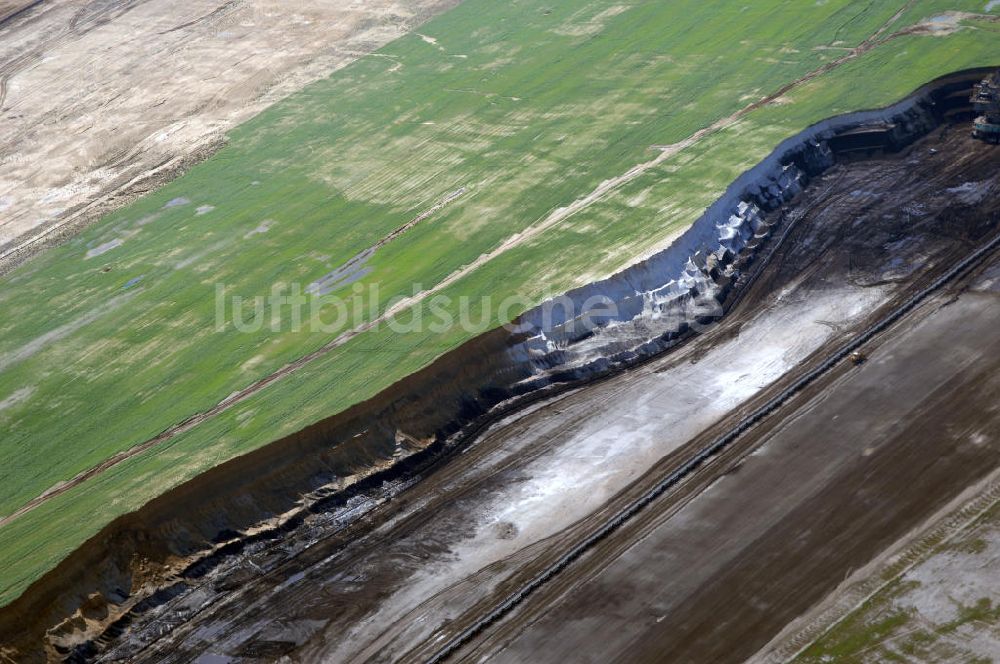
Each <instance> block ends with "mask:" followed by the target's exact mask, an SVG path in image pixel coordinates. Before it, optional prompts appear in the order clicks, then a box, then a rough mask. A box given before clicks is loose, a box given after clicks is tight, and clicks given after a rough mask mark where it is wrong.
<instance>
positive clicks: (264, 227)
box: [243, 219, 274, 240]
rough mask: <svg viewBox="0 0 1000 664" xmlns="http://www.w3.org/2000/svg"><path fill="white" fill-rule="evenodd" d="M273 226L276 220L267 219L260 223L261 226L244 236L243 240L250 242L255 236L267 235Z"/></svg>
mask: <svg viewBox="0 0 1000 664" xmlns="http://www.w3.org/2000/svg"><path fill="white" fill-rule="evenodd" d="M272 226H274V220H273V219H265V220H264V221H262V222H260V224H258V225H257V227H256V228H252V229H250V230H249V231H247V232H246V234H244V235H243V239H244V240H249V239H250V238H252V237H253V236H254V235H261V234H263V233H266V232H268V231H269V230H271V227H272Z"/></svg>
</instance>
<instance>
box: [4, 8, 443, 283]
mask: <svg viewBox="0 0 1000 664" xmlns="http://www.w3.org/2000/svg"><path fill="white" fill-rule="evenodd" d="M458 2H459V0H366V1H365V2H347V1H346V0H336V1H333V2H322V1H314V0H307V1H304V2H296V3H294V6H292V5H289V4H288V3H282V2H277V1H273V0H246V1H244V0H228V1H227V0H197V1H194V2H168V1H166V0H136V1H132V2H129V1H125V0H87V1H85V2H68V1H64V0H51V1H45V2H31V1H28V0H24V1H21V2H13V1H12V2H0V117H2V119H3V121H2V123H0V155H2V158H0V220H2V221H0V268H2V267H3V266H4V265H5V264H7V263H10V262H11V261H12V260H15V259H20V258H23V254H24V253H25V252H31V251H34V250H36V249H37V248H39V246H40V245H42V244H44V243H45V242H48V241H52V240H54V239H56V236H58V235H59V234H60V233H66V232H70V231H71V230H72V229H73V228H75V227H78V226H79V225H81V224H84V223H86V222H88V221H90V220H92V219H95V218H96V217H98V216H99V215H100V214H102V213H104V212H107V211H108V210H110V209H114V208H116V207H119V206H121V205H124V204H125V203H127V202H129V201H130V200H131V199H133V198H135V197H136V196H139V195H141V194H142V193H144V192H146V191H148V190H150V189H152V188H155V187H156V186H158V185H159V184H161V183H163V182H166V181H168V180H169V179H172V178H173V177H175V176H176V175H177V174H178V173H179V172H180V171H182V170H183V169H185V168H186V167H187V166H189V165H190V164H192V163H194V162H196V161H199V160H201V159H203V158H205V157H206V156H208V154H210V153H211V152H213V151H214V150H215V149H216V148H217V147H218V146H219V145H220V144H221V142H222V140H223V138H224V133H225V132H226V130H228V129H229V128H230V127H233V126H235V125H236V124H238V123H240V122H241V121H243V120H245V119H247V118H249V117H251V116H253V115H255V114H257V113H259V112H260V111H261V110H263V109H264V108H266V107H267V106H269V105H270V104H272V103H274V102H275V101H277V100H279V99H281V98H283V97H285V96H287V95H288V94H290V93H292V92H294V91H296V90H298V89H300V88H302V87H303V86H305V85H306V84H308V83H310V82H311V81H314V80H317V79H319V78H321V77H323V76H326V75H329V74H330V73H331V72H332V71H334V70H335V69H338V68H340V67H342V66H344V65H346V64H347V63H349V62H351V61H352V60H354V59H356V58H357V57H359V56H361V55H364V54H366V53H369V52H371V51H373V50H374V49H376V48H378V47H380V46H382V45H383V44H386V43H388V42H389V41H391V40H393V39H395V38H397V37H399V36H401V35H403V34H405V33H406V32H408V31H409V30H411V29H413V28H414V27H416V26H417V25H419V24H420V23H422V22H423V21H424V20H426V19H427V18H429V17H430V16H431V15H433V14H435V13H437V12H440V11H443V10H445V9H447V8H450V7H452V6H454V5H456V4H458Z"/></svg>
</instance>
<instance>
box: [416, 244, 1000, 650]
mask: <svg viewBox="0 0 1000 664" xmlns="http://www.w3.org/2000/svg"><path fill="white" fill-rule="evenodd" d="M998 247H1000V233H997V234H996V235H994V236H993V238H992V239H990V240H989V241H987V242H986V243H985V244H984V245H982V246H981V247H980V248H979V249H977V250H976V251H974V252H973V253H972V254H969V255H968V256H966V257H965V258H964V259H962V260H961V261H959V262H958V263H956V264H955V265H954V266H952V267H951V268H950V269H949V270H948V271H947V272H945V273H944V274H943V275H941V276H940V277H938V278H937V279H935V280H934V281H933V282H931V284H930V285H928V286H927V287H926V288H924V289H923V290H921V291H919V292H918V293H916V294H914V295H913V296H911V297H910V298H909V299H907V300H906V301H904V302H903V303H902V304H901V305H899V306H898V307H896V308H895V309H893V310H892V311H891V312H889V313H888V314H887V315H886V316H885V317H883V318H882V319H881V320H879V321H878V322H876V323H874V324H872V325H871V326H870V327H868V328H867V329H866V330H864V331H863V332H861V333H860V334H858V335H857V336H855V338H854V339H853V340H851V341H850V342H848V343H846V344H844V345H843V346H841V347H840V348H839V349H838V350H837V351H835V352H834V353H832V354H831V355H829V356H828V357H827V358H826V359H825V360H823V361H822V362H821V363H820V364H819V365H818V366H816V367H814V368H813V369H811V370H809V371H808V372H806V373H805V374H804V375H802V376H801V377H799V378H798V379H796V380H795V382H793V383H792V384H791V385H790V386H788V387H787V388H785V389H784V390H783V391H782V392H780V393H779V394H777V395H776V396H774V397H772V398H771V399H770V400H768V401H767V402H766V403H764V404H763V405H761V406H760V407H758V408H757V409H755V410H754V411H752V412H751V413H749V414H748V415H747V416H746V417H744V418H743V419H742V420H740V421H739V422H738V423H736V424H735V425H734V426H733V427H732V428H731V429H730V430H729V431H727V432H725V433H723V434H722V435H720V436H719V437H718V438H716V439H715V440H714V441H712V442H711V443H709V444H708V445H706V446H705V447H704V448H702V449H701V450H700V451H698V452H697V453H696V454H695V455H694V456H693V457H691V458H689V459H688V460H687V461H685V462H684V463H683V464H681V465H680V466H679V467H678V468H677V469H676V470H674V471H672V472H671V473H670V474H668V475H667V476H666V477H664V478H663V479H661V480H660V481H659V482H657V483H656V484H655V485H654V486H653V487H652V488H650V489H649V490H647V491H646V492H645V493H644V494H642V495H641V496H640V497H639V498H637V499H635V500H633V501H632V502H631V503H629V504H627V505H626V506H625V507H623V508H622V509H621V510H619V511H618V512H617V513H616V514H615V515H614V516H612V517H611V518H610V519H608V520H607V521H605V522H604V524H603V525H601V526H600V527H599V528H597V529H596V530H595V531H593V532H592V533H591V534H590V535H588V536H587V537H586V538H584V539H583V540H582V541H580V542H579V543H577V544H576V545H574V546H573V547H572V548H571V549H570V550H569V551H568V552H566V553H565V554H563V556H561V557H560V558H558V559H557V560H556V561H555V562H553V563H552V564H551V565H549V566H548V567H547V568H546V569H544V570H542V571H541V572H539V573H538V574H537V575H535V576H534V577H533V578H532V579H530V580H529V581H528V582H527V583H525V584H524V585H523V586H521V587H520V588H519V589H517V590H515V591H513V592H512V593H510V594H509V595H508V596H507V597H506V598H505V599H503V600H502V601H501V602H500V603H499V604H497V605H496V606H495V607H494V608H493V609H492V610H490V611H489V612H488V613H487V614H486V615H484V616H483V617H482V618H480V619H479V620H477V621H476V622H474V623H473V624H472V625H470V626H469V627H467V628H465V629H464V630H462V631H461V632H460V633H459V634H458V635H456V636H455V637H453V638H452V639H451V640H449V641H448V642H447V643H446V644H445V645H444V646H442V647H441V648H439V649H438V650H437V651H435V652H434V653H433V654H432V655H431V656H430V657H428V658H427V659H426V660H424V661H425V662H426V663H427V664H440V663H441V662H444V661H446V660H448V659H449V658H450V657H451V656H452V655H454V654H455V653H456V652H457V651H458V650H459V649H461V648H462V647H463V646H465V645H467V644H468V643H469V642H470V641H472V639H473V638H475V637H476V636H477V635H478V634H479V633H480V632H482V631H483V630H485V629H486V628H488V627H490V626H491V625H493V624H494V623H496V622H498V621H499V620H501V619H503V618H504V617H505V616H506V615H507V614H508V613H510V612H511V611H512V610H514V609H515V608H516V607H517V606H518V605H519V604H521V603H522V602H523V601H524V600H526V599H527V598H528V597H529V596H530V595H532V594H533V593H534V592H535V591H537V590H538V589H539V588H541V587H542V586H543V585H545V584H546V583H548V582H549V581H551V580H552V579H553V578H555V577H556V576H557V575H558V574H559V573H560V572H562V571H563V570H564V569H565V568H567V567H568V566H569V565H571V564H572V563H573V562H575V561H576V560H577V559H579V558H580V557H581V556H583V555H584V554H585V553H587V552H588V551H589V550H590V549H592V548H593V547H595V546H596V545H597V544H599V543H601V542H602V541H604V540H605V539H607V538H608V537H609V536H610V535H612V534H614V533H615V532H616V531H617V530H618V529H619V528H621V527H622V526H623V525H625V524H626V523H627V522H629V521H630V520H631V519H632V518H633V517H635V516H636V515H638V514H639V513H640V512H642V511H643V510H644V509H645V508H646V507H648V506H649V505H650V503H652V502H653V501H654V500H656V499H657V498H659V497H660V496H661V495H663V494H664V493H666V492H667V491H668V490H670V489H672V488H674V487H676V486H677V485H679V484H680V483H681V482H682V481H683V480H685V479H686V478H687V477H689V476H690V475H692V474H693V473H695V472H696V471H697V470H698V469H699V468H701V466H702V465H704V464H705V462H707V461H708V460H710V459H712V458H714V457H716V456H717V455H719V454H720V453H722V452H724V451H725V450H726V449H727V448H728V447H730V446H731V445H732V444H733V443H734V442H736V440H737V439H738V438H740V437H741V436H742V435H743V434H744V433H746V432H747V431H749V430H750V429H752V428H753V427H754V426H756V425H757V424H758V423H759V422H761V421H763V420H764V419H765V418H767V417H768V416H769V415H771V414H772V413H773V412H774V411H776V410H777V409H779V408H780V407H781V406H782V405H784V404H785V403H786V402H787V401H789V400H790V399H792V398H793V397H795V396H797V395H798V394H799V393H801V392H802V391H803V390H804V389H805V388H806V387H808V386H810V385H812V384H813V383H814V382H816V381H817V380H818V379H820V378H821V377H823V376H825V375H826V374H827V373H829V372H830V371H831V370H832V369H833V368H834V367H836V366H837V365H839V364H840V363H841V362H843V361H844V360H845V359H847V357H848V356H849V355H850V354H851V353H853V352H854V351H856V350H858V349H860V348H861V347H862V346H864V345H865V344H866V343H868V342H869V341H871V340H872V339H873V338H875V337H876V336H878V335H879V334H881V333H883V332H885V331H887V330H888V329H889V328H891V327H892V326H893V325H895V324H896V323H897V322H898V321H899V320H900V319H902V318H903V317H904V316H906V315H907V314H909V313H910V312H912V311H913V310H914V309H916V308H917V307H918V306H919V305H920V304H922V303H923V302H924V301H925V300H927V299H928V298H929V297H931V296H932V295H935V294H936V293H937V292H938V291H939V290H941V288H943V287H944V286H946V285H948V284H949V283H951V282H952V281H954V280H956V279H958V278H959V277H961V276H963V275H964V274H966V273H967V272H968V271H969V270H971V269H973V268H974V267H976V266H977V265H979V264H980V263H981V262H982V261H983V260H985V259H986V258H988V257H989V256H990V255H991V254H992V253H993V252H994V251H995V250H996V249H997V248H998Z"/></svg>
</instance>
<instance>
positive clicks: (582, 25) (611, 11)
mask: <svg viewBox="0 0 1000 664" xmlns="http://www.w3.org/2000/svg"><path fill="white" fill-rule="evenodd" d="M631 8H632V7H631V5H612V6H610V7H608V8H607V9H605V10H604V11H602V12H599V13H598V14H596V15H593V16H590V13H591V11H593V7H592V6H589V7H584V8H583V9H581V10H579V11H577V12H576V13H575V14H573V15H572V16H570V17H569V19H568V20H567V21H566V22H565V23H563V24H562V25H560V26H559V27H558V28H556V29H555V30H554V32H555V33H556V34H558V35H563V36H566V37H592V36H593V35H596V34H597V33H599V32H601V31H602V30H604V25H605V23H607V21H608V19H611V18H614V17H615V16H618V15H619V14H622V13H624V12H627V11H628V10H629V9H631Z"/></svg>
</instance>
